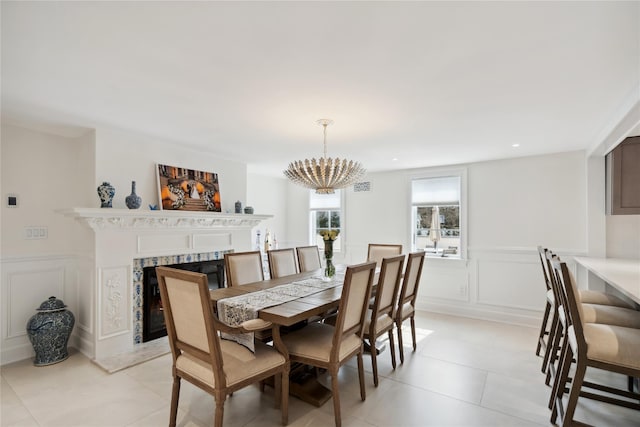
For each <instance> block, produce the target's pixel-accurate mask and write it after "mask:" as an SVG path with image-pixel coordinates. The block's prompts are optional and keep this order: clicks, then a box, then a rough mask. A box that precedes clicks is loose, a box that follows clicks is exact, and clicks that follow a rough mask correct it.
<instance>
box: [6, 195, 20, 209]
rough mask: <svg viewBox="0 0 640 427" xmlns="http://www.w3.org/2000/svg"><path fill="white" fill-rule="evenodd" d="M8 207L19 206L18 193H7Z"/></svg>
mask: <svg viewBox="0 0 640 427" xmlns="http://www.w3.org/2000/svg"><path fill="white" fill-rule="evenodd" d="M6 200H7V207H8V208H17V207H18V195H17V194H7V199H6Z"/></svg>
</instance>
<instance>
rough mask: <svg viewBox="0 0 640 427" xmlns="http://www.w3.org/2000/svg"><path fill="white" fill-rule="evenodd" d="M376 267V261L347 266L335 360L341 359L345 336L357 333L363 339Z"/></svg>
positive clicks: (335, 343) (336, 332)
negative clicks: (340, 354) (341, 344)
mask: <svg viewBox="0 0 640 427" xmlns="http://www.w3.org/2000/svg"><path fill="white" fill-rule="evenodd" d="M375 268H376V264H375V263H374V262H370V263H364V264H358V265H352V266H349V267H347V271H346V273H345V278H344V285H343V286H342V295H341V297H340V306H339V307H338V318H337V320H336V325H335V334H334V337H333V348H332V350H331V358H332V359H333V360H338V359H339V352H340V343H341V341H342V339H343V337H346V336H349V335H350V334H356V335H358V337H360V338H361V339H362V335H363V328H364V319H365V315H366V311H367V307H368V306H369V298H370V297H371V287H372V285H373V278H374V276H375Z"/></svg>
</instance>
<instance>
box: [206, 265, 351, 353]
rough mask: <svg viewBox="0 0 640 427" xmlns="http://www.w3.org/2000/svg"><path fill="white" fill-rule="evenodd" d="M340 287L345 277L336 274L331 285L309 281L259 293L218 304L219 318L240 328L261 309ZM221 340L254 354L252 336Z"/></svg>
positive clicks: (322, 281)
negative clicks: (234, 343) (230, 341)
mask: <svg viewBox="0 0 640 427" xmlns="http://www.w3.org/2000/svg"><path fill="white" fill-rule="evenodd" d="M342 283H344V273H342V274H341V273H337V274H336V275H335V276H334V277H333V278H332V279H331V280H330V281H327V280H326V279H324V278H323V277H310V278H308V279H303V280H297V281H295V282H291V283H287V284H285V285H280V286H275V287H273V288H270V289H265V290H262V291H257V292H250V293H248V294H244V295H238V296H235V297H231V298H224V299H221V300H219V301H218V318H219V319H220V321H222V322H223V323H225V324H227V325H229V326H239V325H240V324H241V323H242V322H244V321H247V320H251V319H257V318H258V311H260V310H262V309H265V308H268V307H273V306H274V305H279V304H284V303H285V302H289V301H293V300H296V299H298V298H303V297H306V296H309V295H312V294H315V293H318V292H321V291H324V290H326V289H331V288H335V287H337V286H340V285H342ZM220 336H221V337H222V338H224V339H228V340H232V341H235V342H237V343H238V344H241V345H243V346H245V347H247V348H248V349H249V350H251V351H252V352H254V351H255V346H254V343H253V333H248V334H226V333H222V334H220Z"/></svg>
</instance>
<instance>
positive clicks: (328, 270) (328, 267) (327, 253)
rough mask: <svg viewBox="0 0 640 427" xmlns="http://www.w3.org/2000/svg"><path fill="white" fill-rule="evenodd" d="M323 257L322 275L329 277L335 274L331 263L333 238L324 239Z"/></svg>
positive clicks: (334, 268)
mask: <svg viewBox="0 0 640 427" xmlns="http://www.w3.org/2000/svg"><path fill="white" fill-rule="evenodd" d="M324 259H325V267H324V276H325V277H329V278H331V277H333V276H335V274H336V267H335V266H334V265H333V240H331V239H329V240H325V241H324Z"/></svg>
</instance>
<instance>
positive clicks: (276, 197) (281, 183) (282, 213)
mask: <svg viewBox="0 0 640 427" xmlns="http://www.w3.org/2000/svg"><path fill="white" fill-rule="evenodd" d="M240 201H241V202H242V207H243V209H244V207H246V206H251V207H253V209H254V213H255V214H264V215H273V218H271V219H268V220H265V221H263V222H262V223H261V224H260V226H259V227H256V228H254V229H253V230H252V232H251V239H252V240H251V242H252V248H254V249H255V243H256V237H257V231H260V242H261V244H262V245H263V244H264V236H265V233H266V230H269V231H270V233H272V236H275V238H276V240H277V243H278V247H279V248H289V247H294V246H295V245H292V244H291V242H290V241H289V240H288V237H287V225H286V224H287V182H286V180H285V179H284V178H277V177H271V176H262V175H256V174H251V173H250V174H248V175H247V198H246V200H240ZM261 247H263V246H261Z"/></svg>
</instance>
